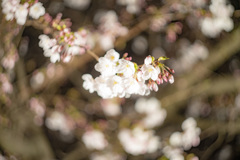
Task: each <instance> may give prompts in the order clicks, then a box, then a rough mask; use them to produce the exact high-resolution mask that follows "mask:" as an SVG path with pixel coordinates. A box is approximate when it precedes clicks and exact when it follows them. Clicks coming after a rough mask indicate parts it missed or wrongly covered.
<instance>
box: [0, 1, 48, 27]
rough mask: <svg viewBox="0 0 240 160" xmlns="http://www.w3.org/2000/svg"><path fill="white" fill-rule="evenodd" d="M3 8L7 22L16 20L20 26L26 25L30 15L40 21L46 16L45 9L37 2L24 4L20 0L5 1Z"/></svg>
mask: <svg viewBox="0 0 240 160" xmlns="http://www.w3.org/2000/svg"><path fill="white" fill-rule="evenodd" d="M2 8H3V13H4V14H6V20H8V21H9V20H10V21H11V20H13V19H14V18H15V19H16V21H17V23H18V24H20V25H24V24H25V23H26V20H27V16H28V14H29V15H30V16H31V17H32V18H33V19H38V18H39V17H40V16H43V15H44V14H45V8H44V7H43V6H42V3H41V2H38V1H37V0H34V1H29V0H27V1H24V2H22V1H20V0H3V1H2Z"/></svg>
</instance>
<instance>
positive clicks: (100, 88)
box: [95, 76, 113, 99]
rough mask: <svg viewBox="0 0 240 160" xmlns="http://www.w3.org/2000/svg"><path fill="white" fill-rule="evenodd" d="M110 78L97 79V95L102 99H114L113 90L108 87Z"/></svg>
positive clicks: (100, 77) (101, 77)
mask: <svg viewBox="0 0 240 160" xmlns="http://www.w3.org/2000/svg"><path fill="white" fill-rule="evenodd" d="M108 79H109V78H106V77H103V76H99V77H97V78H95V88H96V91H97V94H98V95H99V96H100V97H102V98H105V99H106V98H113V94H112V89H111V88H110V87H109V86H108V85H107V82H108Z"/></svg>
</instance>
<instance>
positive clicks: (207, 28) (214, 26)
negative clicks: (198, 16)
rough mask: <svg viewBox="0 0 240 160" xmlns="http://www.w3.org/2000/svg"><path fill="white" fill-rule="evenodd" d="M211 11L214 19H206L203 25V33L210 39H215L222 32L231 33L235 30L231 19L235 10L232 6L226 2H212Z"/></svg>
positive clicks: (220, 0)
mask: <svg viewBox="0 0 240 160" xmlns="http://www.w3.org/2000/svg"><path fill="white" fill-rule="evenodd" d="M211 2H212V4H211V5H210V7H209V8H210V11H211V13H212V17H206V18H204V19H203V20H202V21H201V23H200V26H201V30H202V33H203V34H204V35H206V36H208V37H211V38H214V37H217V36H218V35H219V33H220V32H221V31H222V30H225V31H226V32H229V31H231V30H232V29H233V20H232V19H231V18H230V17H231V16H232V14H233V11H234V8H233V6H232V5H230V4H228V5H226V0H212V1H211Z"/></svg>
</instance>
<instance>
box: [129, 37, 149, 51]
mask: <svg viewBox="0 0 240 160" xmlns="http://www.w3.org/2000/svg"><path fill="white" fill-rule="evenodd" d="M147 48H148V41H147V40H146V38H145V37H144V36H137V37H136V38H134V40H133V44H132V50H133V51H134V53H136V54H137V55H143V54H144V53H145V52H146V51H147Z"/></svg>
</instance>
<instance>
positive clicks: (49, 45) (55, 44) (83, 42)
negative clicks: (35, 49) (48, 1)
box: [39, 26, 88, 63]
mask: <svg viewBox="0 0 240 160" xmlns="http://www.w3.org/2000/svg"><path fill="white" fill-rule="evenodd" d="M59 30H60V31H59V34H58V35H57V36H56V37H55V38H49V37H48V36H47V35H44V34H42V35H40V36H39V39H40V42H39V46H40V47H42V48H43V50H44V53H43V54H44V56H45V57H50V61H51V62H52V63H55V62H57V61H60V60H62V61H63V62H69V61H70V60H71V58H72V56H74V55H81V54H84V53H85V52H86V49H87V48H88V46H87V31H86V30H84V29H82V30H80V31H77V32H71V31H70V29H69V28H65V27H64V26H63V27H60V28H59Z"/></svg>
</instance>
